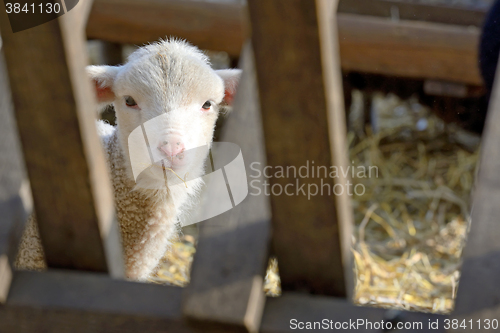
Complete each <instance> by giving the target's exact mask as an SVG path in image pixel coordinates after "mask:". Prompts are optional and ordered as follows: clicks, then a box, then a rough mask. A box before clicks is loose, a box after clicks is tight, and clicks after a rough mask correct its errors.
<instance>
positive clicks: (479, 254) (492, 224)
mask: <svg viewBox="0 0 500 333" xmlns="http://www.w3.org/2000/svg"><path fill="white" fill-rule="evenodd" d="M498 75H499V71H498V70H497V72H496V77H497V78H498ZM499 111H500V82H498V80H497V81H496V82H495V85H494V87H493V92H492V95H491V99H490V104H489V109H488V115H487V119H486V125H485V126H486V127H485V131H484V134H483V145H482V149H481V159H480V164H479V173H478V179H477V181H476V190H475V193H473V206H472V218H471V225H470V232H469V236H468V239H467V244H466V247H465V249H464V255H463V260H464V262H463V265H462V273H461V278H460V283H459V288H458V293H457V301H456V304H455V311H454V312H453V315H454V316H455V317H457V318H467V320H468V319H473V320H474V321H475V320H477V319H485V318H489V319H495V318H496V319H498V318H500V286H499V285H498V278H499V277H500V264H499V263H500V243H499V241H498V240H499V239H500V224H499V223H498V217H499V216H500V205H498V202H499V201H500V178H499V174H500V152H499V150H498V144H499V142H500V112H499Z"/></svg>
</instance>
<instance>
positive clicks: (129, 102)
mask: <svg viewBox="0 0 500 333" xmlns="http://www.w3.org/2000/svg"><path fill="white" fill-rule="evenodd" d="M125 104H127V106H136V105H137V103H136V102H135V100H134V99H133V98H132V96H125Z"/></svg>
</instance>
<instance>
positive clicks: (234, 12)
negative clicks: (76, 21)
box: [87, 0, 247, 56]
mask: <svg viewBox="0 0 500 333" xmlns="http://www.w3.org/2000/svg"><path fill="white" fill-rule="evenodd" d="M245 19H246V18H245V11H244V7H243V6H242V5H241V2H237V1H235V2H234V3H229V2H226V3H217V2H206V1H193V0H188V1H186V0H168V1H164V0H141V1H135V0H96V1H95V3H94V6H93V8H92V11H91V13H90V17H89V20H88V25H87V37H89V38H98V39H104V40H107V41H111V42H117V43H133V44H143V43H147V42H152V41H156V40H158V39H159V38H165V37H168V36H177V37H181V38H184V39H187V40H188V41H189V42H191V43H193V44H195V45H197V46H198V47H200V48H204V49H211V50H219V51H225V52H227V53H228V54H229V55H231V56H239V54H240V52H241V47H242V45H243V41H244V38H245V35H246V34H247V33H246V28H245V27H246V26H247V25H246V24H245Z"/></svg>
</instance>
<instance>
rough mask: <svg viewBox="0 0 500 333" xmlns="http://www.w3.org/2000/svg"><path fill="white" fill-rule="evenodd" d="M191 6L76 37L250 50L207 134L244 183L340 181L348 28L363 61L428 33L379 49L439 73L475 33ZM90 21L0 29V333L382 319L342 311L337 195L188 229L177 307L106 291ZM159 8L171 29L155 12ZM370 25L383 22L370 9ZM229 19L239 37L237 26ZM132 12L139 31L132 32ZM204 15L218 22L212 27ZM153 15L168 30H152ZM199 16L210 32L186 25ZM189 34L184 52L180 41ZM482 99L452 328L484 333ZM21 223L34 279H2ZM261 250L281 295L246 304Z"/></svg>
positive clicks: (123, 16) (488, 162)
mask: <svg viewBox="0 0 500 333" xmlns="http://www.w3.org/2000/svg"><path fill="white" fill-rule="evenodd" d="M353 2H354V1H353ZM387 2H388V1H380V3H381V4H386V3H387ZM195 3H196V2H181V1H173V0H172V1H167V0H165V1H158V0H156V1H153V0H148V1H141V2H139V1H125V0H113V1H112V0H98V1H96V3H95V6H94V7H93V9H92V12H91V14H90V21H89V24H88V25H87V36H89V37H100V38H104V39H107V40H110V41H113V42H127V43H128V42H132V43H134V42H135V43H139V42H143V41H145V40H146V39H149V40H154V39H156V38H157V37H158V35H160V36H164V35H166V34H171V33H174V32H175V31H176V30H169V29H181V30H177V31H179V33H178V35H179V36H180V37H186V38H188V39H190V40H191V41H193V42H194V43H196V44H199V45H200V46H201V47H208V48H212V49H218V50H225V51H227V52H229V53H230V54H232V55H234V56H237V55H239V53H240V49H241V45H242V44H243V38H244V36H245V34H250V35H251V38H252V43H251V46H250V45H249V46H247V47H245V48H244V50H243V52H242V56H241V64H242V65H241V66H242V68H243V70H244V74H243V78H242V82H241V83H240V87H239V92H238V95H237V98H236V101H235V110H234V112H233V114H232V115H231V116H230V117H229V118H228V120H227V123H226V125H225V128H224V132H223V133H222V138H223V140H225V141H230V142H234V143H236V144H238V145H239V146H240V147H241V149H242V154H243V156H244V159H245V163H246V167H247V168H248V167H249V163H251V162H254V161H258V162H261V163H266V164H268V165H270V166H277V165H295V166H299V165H301V164H302V163H303V161H304V160H315V161H318V162H321V163H323V164H324V165H337V166H342V165H347V152H346V142H345V140H346V136H345V119H344V107H343V99H342V91H341V83H340V82H341V81H340V77H341V74H340V62H341V61H342V63H343V66H344V67H345V66H348V65H346V61H347V60H342V59H344V58H343V57H344V55H345V54H350V53H349V52H354V51H346V48H347V49H349V47H352V48H353V49H354V48H358V47H359V48H361V46H360V45H361V44H356V41H360V40H364V39H366V38H367V37H366V35H365V33H366V31H365V32H363V31H364V30H363V29H369V30H371V31H372V32H373V34H374V35H373V36H371V37H369V39H370V40H372V41H374V43H373V45H371V46H370V47H373V48H377V47H376V45H375V44H377V45H378V44H381V45H382V44H383V43H384V42H383V41H381V40H379V39H377V38H378V37H377V36H379V37H380V36H381V35H385V34H387V32H388V31H392V30H391V29H393V27H392V25H395V26H396V28H394V29H396V31H400V30H398V29H402V27H403V26H404V27H405V29H406V28H408V27H414V28H415V29H417V30H418V29H423V30H419V31H426V32H427V33H429V35H425V34H424V36H427V37H426V38H422V39H415V40H410V41H408V44H405V45H400V42H401V44H403V43H402V40H401V39H399V41H398V42H397V43H396V42H395V39H394V40H392V42H391V41H389V42H388V43H389V44H387V45H390V43H393V42H394V43H395V44H394V45H396V46H398V45H399V46H400V47H401V52H410V53H411V52H413V51H412V50H413V49H412V48H413V47H416V46H415V45H417V44H418V45H419V46H418V47H422V45H423V44H419V43H427V44H425V45H429V46H431V47H433V48H435V50H436V51H435V52H436V53H433V51H432V52H430V54H429V55H428V56H429V61H432V59H435V58H438V60H437V61H438V62H439V61H441V60H439V57H438V55H439V54H441V53H440V52H441V51H437V50H438V49H439V48H442V49H441V50H442V52H444V51H443V50H445V51H446V52H444V53H450V54H448V56H446V57H444V55H443V59H445V58H446V60H442V61H445V62H446V63H447V64H448V63H449V62H455V61H456V63H458V64H461V65H462V68H460V71H461V70H463V68H468V67H467V66H471V62H470V58H471V57H473V54H474V52H475V51H474V50H473V49H472V47H471V45H470V43H472V40H473V39H474V38H477V33H478V30H477V28H463V27H460V26H453V25H451V27H450V25H449V23H450V22H445V23H433V22H431V23H426V24H421V23H418V22H406V21H395V22H392V21H390V22H388V21H387V20H385V19H381V18H371V19H367V20H366V21H363V22H364V23H363V24H361V22H360V21H359V20H358V19H359V18H358V17H357V16H356V15H358V14H352V13H349V14H347V13H346V14H342V15H340V14H339V15H338V16H337V15H336V7H337V3H336V1H333V0H316V1H310V0H286V1H269V0H249V1H248V8H247V9H244V8H242V7H241V6H238V5H230V4H229V5H221V4H212V5H209V4H205V3H198V4H197V5H195ZM90 4H91V1H80V3H79V4H78V6H77V7H76V8H75V9H74V10H72V11H71V12H69V13H68V14H65V15H63V16H62V17H60V18H59V19H57V20H54V21H50V22H48V23H46V24H44V25H41V26H38V27H35V28H32V29H29V30H25V31H21V32H18V33H15V34H13V33H11V29H10V27H9V25H8V19H7V16H6V14H5V12H4V11H1V12H0V24H1V25H0V31H1V33H2V41H3V47H2V52H3V53H4V56H5V59H1V60H2V61H0V66H1V67H0V117H1V121H0V136H1V140H0V161H1V164H0V167H1V170H0V219H1V220H0V221H1V222H0V303H1V304H0V332H16V333H18V332H106V333H109V332H120V333H122V332H257V331H260V332H288V331H291V330H292V329H291V327H290V320H291V319H297V320H298V321H303V322H304V321H321V320H323V319H325V318H326V319H329V320H332V321H334V322H341V323H344V322H347V323H348V322H349V321H353V320H354V321H355V320H357V319H365V320H368V321H371V322H375V321H379V322H380V321H381V320H383V319H384V318H385V310H383V309H375V308H366V307H357V306H354V305H352V304H351V303H350V301H349V295H350V293H351V292H352V290H353V286H352V282H353V278H352V276H351V275H352V260H351V256H350V239H351V227H352V209H351V207H350V199H349V197H348V196H347V195H346V196H335V197H334V196H333V195H332V196H322V197H321V198H320V199H318V200H307V198H306V197H297V196H295V197H288V196H280V197H277V196H272V197H267V196H257V197H251V196H249V197H248V198H247V199H246V200H245V201H244V202H243V203H241V204H240V205H239V206H238V207H236V208H235V209H233V210H231V211H229V212H226V213H224V214H222V215H219V216H217V217H215V218H213V219H211V220H209V221H206V222H203V223H202V224H201V231H200V240H199V245H198V250H197V253H196V255H195V259H194V262H193V267H192V281H191V283H190V285H189V286H188V287H187V288H185V289H184V290H183V289H181V288H177V287H167V286H159V285H153V284H142V283H135V282H129V281H125V280H122V279H120V278H121V277H123V266H122V263H121V260H120V258H121V248H120V245H119V243H118V242H117V240H118V230H117V224H116V218H115V215H114V207H113V200H112V192H111V187H110V185H109V179H108V175H107V172H106V165H105V161H104V155H103V152H102V151H101V148H100V145H99V142H98V137H97V135H96V130H95V128H94V119H93V117H92V114H93V112H92V109H93V108H94V106H95V105H93V103H92V100H93V98H92V94H91V91H90V85H89V83H88V80H87V79H86V78H85V73H84V65H85V63H86V51H85V49H84V39H85V36H84V26H85V24H84V22H85V21H86V14H87V13H88V12H89V8H90ZM197 6H198V7H197ZM218 6H220V7H218ZM173 8H177V9H176V10H178V13H179V14H178V15H179V16H177V15H172V14H170V13H169V11H170V10H173ZM381 8H382V9H381V12H384V9H383V8H387V7H383V6H382V7H381ZM139 9H140V11H139ZM245 10H247V11H248V16H249V20H248V22H251V31H250V29H249V28H248V27H247V26H246V25H243V24H242V22H246V21H245V12H246V11H245ZM346 10H347V9H346ZM349 10H350V11H354V10H355V9H352V8H351V9H349ZM146 12H147V13H149V14H148V15H151V17H150V19H149V20H146V16H143V14H144V13H146ZM221 12H222V13H224V15H223V16H224V17H226V16H229V17H230V18H229V19H227V20H217V19H218V18H220V17H219V16H218V15H219V14H220V13H221ZM182 13H184V14H185V17H184V16H183V15H184V14H182ZM404 13H405V12H404V11H403V10H401V11H400V16H401V17H400V18H402V19H404V18H405V16H404V15H408V14H404ZM162 14H165V15H167V16H166V17H167V18H169V19H165V20H162V19H161V18H162V17H163V16H162ZM181 14H182V15H181ZM462 14H464V13H462ZM168 15H172V16H168ZM198 15H200V16H201V17H198ZM205 15H212V16H210V17H211V19H210V20H203V18H206V17H207V16H205ZM464 15H465V14H464ZM474 15H475V14H474ZM466 16H467V15H466ZM155 17H156V19H152V18H155ZM436 17H437V18H439V16H438V15H436ZM444 17H447V16H446V15H445V16H444ZM467 17H469V16H467ZM474 17H476V16H474ZM437 18H435V17H433V20H436V19H437ZM189 19H193V22H194V23H192V25H188V23H187V22H189ZM197 20H198V21H197ZM228 20H229V21H228ZM356 20H358V21H356ZM471 20H472V21H471V22H476V21H473V19H471ZM431 21H432V20H431ZM207 22H208V23H207ZM230 22H233V23H232V25H231V24H230ZM356 22H358V23H359V24H357V23H356ZM226 23H227V25H225V24H226ZM337 23H338V28H337ZM451 23H452V24H455V23H456V22H451ZM402 25H403V26H402ZM347 26H349V27H351V28H352V29H353V30H349V29H351V28H349V29H348V30H349V31H350V34H351V36H352V38H350V39H349V40H348V41H346V40H347V38H344V37H343V36H346V35H342V34H343V33H344V34H345V30H344V32H343V29H345V27H347ZM183 27H184V28H183ZM193 27H195V28H196V27H198V28H197V29H194V28H193ZM207 27H208V28H207ZM343 27H344V28H343ZM376 27H378V28H379V29H376ZM354 28H356V29H359V30H355V29H354ZM182 29H184V30H182ZM190 29H191V31H192V34H193V35H192V37H187V36H185V35H183V34H182V31H189V30H190ZM206 29H214V31H218V32H220V34H219V35H217V34H215V33H214V34H210V33H208V32H207V31H206ZM386 29H389V30H386ZM408 29H409V28H408ZM433 29H434V30H433ZM201 30H204V34H202V33H201ZM403 30H404V29H403ZM193 31H194V32H193ZM245 31H246V32H245ZM337 31H338V34H339V36H340V37H338V35H337ZM404 31H406V30H404ZM408 31H411V29H409V30H408ZM431 32H432V33H431ZM433 33H434V34H435V35H433ZM377 34H378V35H377ZM460 34H461V35H460ZM197 35H198V37H196V36H197ZM410 35H411V34H410ZM459 35H460V36H461V37H459ZM231 36H233V37H231ZM433 36H434V37H433ZM436 36H441V37H439V38H442V39H439V38H438V37H436ZM453 36H455V37H456V39H454V38H455V37H453ZM464 36H465V37H464ZM467 36H469V37H467ZM225 37H227V38H225ZM393 37H394V36H393ZM393 37H391V36H388V37H387V38H388V39H389V40H390V39H391V38H393ZM196 38H199V39H196ZM231 38H233V39H234V40H231ZM394 38H400V37H398V36H396V37H394ZM434 38H436V40H439V41H442V42H440V43H437V42H436V40H434ZM460 38H463V39H462V43H458V40H459V39H460ZM467 38H470V40H469V39H467ZM474 40H475V39H474ZM375 42H376V43H375ZM349 43H351V44H349ZM412 43H414V44H412ZM216 45H219V46H216ZM339 45H340V52H339ZM348 45H351V46H348ZM354 45H357V46H354ZM463 45H466V47H471V48H470V49H469V50H468V52H469V53H467V54H465V55H460V54H455V53H457V52H450V51H452V50H457V49H460V48H461V47H463ZM363 47H367V46H363ZM351 50H352V49H351ZM380 50H381V49H380ZM380 50H379V51H380ZM371 56H373V59H372V58H371ZM383 57H384V54H383V52H382V51H380V52H376V51H373V52H371V53H369V54H366V55H365V57H364V58H363V59H364V60H367V63H368V64H369V63H376V62H377V61H378V62H381V61H383V59H382V58H383ZM370 59H371V60H370ZM377 59H378V60H377ZM467 59H469V60H467ZM4 60H5V61H4ZM352 61H360V60H352ZM372 61H373V62H372ZM408 61H409V60H408ZM4 62H5V66H4V64H3V63H4ZM402 64H403V63H399V64H398V63H397V62H394V64H393V63H387V65H386V67H384V71H385V72H384V73H386V74H390V73H393V74H397V73H396V72H397V71H401V70H402V67H404V66H402ZM416 65H417V66H419V68H420V69H419V70H420V71H421V72H419V73H426V74H419V75H431V74H432V73H431V72H429V71H428V70H429V69H427V72H426V68H427V67H426V66H427V65H428V64H426V63H425V62H424V61H422V62H416ZM352 66H354V65H352ZM355 66H361V64H357V65H355ZM374 66H375V65H374ZM377 66H379V65H377ZM377 66H375V67H376V68H380V67H377ZM433 68H434V67H433ZM412 73H413V72H409V74H408V75H413V74H412ZM433 73H434V74H432V75H434V76H432V77H436V78H446V79H450V80H455V79H456V80H458V81H460V82H466V83H474V84H478V83H479V78H478V75H477V71H476V72H474V71H471V72H468V74H464V75H459V74H458V69H457V71H455V70H454V69H451V67H450V68H448V67H446V66H444V67H443V69H442V70H441V69H439V68H437V69H436V68H434V71H433ZM399 74H400V73H399ZM499 90H500V87H499V86H498V85H497V86H496V87H495V92H494V94H493V95H494V97H493V100H492V103H491V108H490V113H489V121H488V124H487V130H486V133H485V134H484V140H485V141H484V142H485V144H484V147H483V154H482V160H481V171H480V175H479V179H478V182H477V190H476V193H475V200H474V209H473V223H472V228H471V234H470V237H469V243H468V246H467V248H466V251H465V258H466V259H465V262H464V268H463V278H462V280H461V282H460V288H459V292H458V300H457V305H456V311H455V312H454V313H453V314H452V315H451V316H450V317H449V318H452V319H453V318H455V319H462V318H464V319H467V321H468V320H469V319H472V320H474V321H475V320H477V319H479V318H489V319H495V316H496V319H498V318H500V316H499V315H500V310H499V303H500V295H499V293H500V288H499V287H497V284H496V281H497V280H498V277H499V275H500V272H499V270H500V265H499V264H498V262H500V260H499V258H500V254H499V250H500V249H499V246H500V245H499V242H498V241H497V239H498V237H499V235H500V225H499V224H498V223H496V221H495V217H496V216H499V215H500V212H497V211H498V210H499V209H500V205H498V204H497V203H496V201H497V198H499V199H500V182H499V181H498V174H499V171H500V162H499V161H500V157H499V156H497V155H498V154H499V153H498V152H497V149H496V145H497V144H498V142H499V141H500V137H498V136H499V133H500V128H497V127H498V126H500V125H496V124H500V119H498V120H497V118H499V117H500V112H498V110H499V109H500V91H499ZM11 102H12V103H11ZM56 113H57V116H55V114H56ZM16 124H17V125H16ZM28 179H29V185H30V186H28ZM336 181H339V182H342V181H344V180H343V179H339V180H336ZM29 188H31V195H30V193H29V192H30V191H29ZM31 196H32V198H33V205H32V204H31V200H30V198H31ZM32 206H33V207H34V209H35V210H36V213H37V218H38V223H39V227H40V233H41V238H42V242H43V246H44V250H45V253H46V255H47V262H48V266H49V269H48V270H47V271H45V272H28V271H15V270H14V269H13V266H12V262H13V258H14V255H15V252H16V249H17V244H18V242H19V238H20V234H21V231H22V229H23V225H24V221H25V220H26V217H27V216H28V215H29V214H30V213H31V210H32ZM271 228H272V231H273V233H272V234H271ZM270 245H271V246H272V248H273V251H274V253H275V254H276V255H277V257H278V259H279V262H280V275H281V279H282V286H283V295H282V296H281V297H278V298H272V299H266V297H265V295H264V293H263V290H262V289H263V288H262V287H263V281H264V274H265V267H266V264H267V261H268V256H269V252H268V250H269V246H270ZM83 254H85V255H83ZM445 318H446V317H445V316H439V315H432V314H423V313H412V312H407V313H403V314H402V316H401V320H403V321H406V322H408V323H412V322H416V321H419V322H422V323H423V328H424V329H423V330H419V329H414V330H411V329H409V330H406V331H407V332H412V331H415V332H417V331H418V332H422V331H431V330H430V329H428V326H427V325H428V322H429V320H436V319H437V320H440V324H441V325H440V329H439V330H432V331H433V332H436V331H444V327H443V324H444V319H445ZM358 331H366V332H370V331H371V332H375V331H377V330H376V329H360V330H358ZM450 331H453V330H450ZM457 331H459V330H457Z"/></svg>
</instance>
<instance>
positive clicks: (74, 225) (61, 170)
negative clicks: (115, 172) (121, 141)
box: [0, 8, 123, 276]
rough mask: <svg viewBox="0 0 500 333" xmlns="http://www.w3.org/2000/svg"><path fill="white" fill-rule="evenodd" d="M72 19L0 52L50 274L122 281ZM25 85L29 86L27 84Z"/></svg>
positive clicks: (8, 39)
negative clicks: (67, 271)
mask: <svg viewBox="0 0 500 333" xmlns="http://www.w3.org/2000/svg"><path fill="white" fill-rule="evenodd" d="M77 14H78V12H76V8H75V11H71V12H69V13H68V14H65V15H63V16H62V17H61V18H59V19H57V20H53V21H50V22H48V23H46V24H43V25H40V26H37V27H35V28H32V29H28V30H25V31H21V32H18V33H16V34H13V33H12V32H11V29H10V27H9V23H8V19H7V16H6V14H5V12H2V13H0V21H1V22H0V23H1V28H0V29H1V32H2V39H3V45H4V46H3V49H4V52H5V58H6V63H7V68H8V72H9V78H10V86H11V90H12V95H13V101H14V106H15V111H16V112H15V115H16V119H17V125H18V130H19V136H20V139H21V142H22V147H23V152H24V157H25V160H26V166H27V171H28V175H29V178H30V181H31V188H32V192H33V200H34V206H35V211H36V215H37V220H38V225H39V230H40V235H41V238H42V243H43V245H44V252H45V255H46V259H47V263H48V265H49V267H62V268H73V269H82V270H91V271H100V272H107V271H109V272H110V273H111V274H113V275H114V276H122V275H123V263H122V255H121V247H120V244H119V233H118V229H117V228H118V227H117V223H116V218H115V211H114V205H113V194H112V190H111V185H110V182H109V175H108V171H107V166H106V163H105V159H104V154H103V151H102V147H101V145H100V142H99V139H98V137H97V133H96V128H95V122H94V115H95V109H94V106H95V102H93V101H94V98H93V94H92V93H91V87H90V82H89V80H88V79H87V78H86V74H85V68H84V66H85V64H86V61H87V57H86V50H85V48H84V42H83V41H84V36H83V32H82V31H81V30H79V29H75V28H74V26H73V25H74V22H75V18H74V16H73V15H77ZM27 78H29V80H28V79H27Z"/></svg>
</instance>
